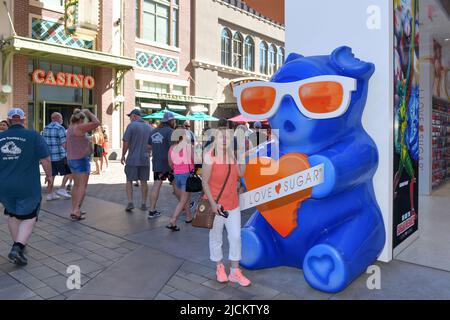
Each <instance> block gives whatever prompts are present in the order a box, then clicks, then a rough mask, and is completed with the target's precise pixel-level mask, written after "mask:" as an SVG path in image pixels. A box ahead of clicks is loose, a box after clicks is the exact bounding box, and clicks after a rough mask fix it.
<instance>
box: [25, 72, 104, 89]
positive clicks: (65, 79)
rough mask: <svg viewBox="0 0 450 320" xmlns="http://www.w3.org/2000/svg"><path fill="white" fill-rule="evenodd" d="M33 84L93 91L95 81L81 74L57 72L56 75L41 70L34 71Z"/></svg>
mask: <svg viewBox="0 0 450 320" xmlns="http://www.w3.org/2000/svg"><path fill="white" fill-rule="evenodd" d="M31 78H32V81H33V83H36V84H45V85H49V86H59V87H71V88H85V89H93V88H94V87H95V79H94V77H92V76H85V75H82V74H73V73H67V72H58V73H57V74H56V75H55V74H54V73H53V72H52V71H49V72H47V73H46V72H45V71H44V70H42V69H36V70H34V71H33V74H32V76H31Z"/></svg>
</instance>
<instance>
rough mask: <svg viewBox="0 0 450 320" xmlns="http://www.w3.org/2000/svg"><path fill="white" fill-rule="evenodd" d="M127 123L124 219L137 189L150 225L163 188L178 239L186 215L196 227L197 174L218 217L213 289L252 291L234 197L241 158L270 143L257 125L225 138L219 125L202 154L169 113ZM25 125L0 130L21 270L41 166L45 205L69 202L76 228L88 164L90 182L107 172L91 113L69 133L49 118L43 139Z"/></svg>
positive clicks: (103, 134)
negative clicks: (227, 286)
mask: <svg viewBox="0 0 450 320" xmlns="http://www.w3.org/2000/svg"><path fill="white" fill-rule="evenodd" d="M127 116H128V117H129V119H130V123H129V125H128V126H127V128H126V130H125V133H124V135H123V139H122V140H123V148H122V157H121V163H122V164H123V165H124V173H125V176H126V194H127V199H128V204H127V205H126V207H125V211H126V212H132V211H133V210H134V209H135V205H134V200H133V199H134V197H133V185H135V186H139V187H140V189H141V190H140V191H141V192H140V193H141V194H140V196H141V198H140V199H141V201H140V207H139V209H140V210H142V211H145V212H148V218H149V219H155V218H157V217H159V216H161V211H159V210H158V209H157V204H158V198H159V194H160V190H161V186H162V184H163V182H164V181H166V180H168V182H169V183H170V184H171V185H172V188H173V194H174V197H175V198H176V199H177V205H176V206H175V208H174V211H173V212H171V217H170V220H169V224H168V225H167V226H166V227H167V228H168V229H170V230H171V231H180V229H181V228H180V226H179V225H178V220H179V217H180V216H181V215H182V214H183V213H184V214H185V219H184V221H185V223H186V224H189V223H191V222H192V221H193V220H194V214H195V209H196V208H195V205H194V204H195V203H194V201H192V194H191V193H190V192H188V191H187V184H188V180H189V178H190V177H191V176H192V175H193V173H194V172H196V171H197V170H198V169H199V168H201V176H202V187H203V192H202V194H201V195H200V197H202V199H204V200H205V201H209V204H210V205H211V208H212V210H213V212H215V213H217V215H216V217H215V219H214V223H213V226H212V229H211V230H210V232H209V250H210V259H211V261H213V262H215V263H216V274H217V281H219V282H227V281H231V282H237V283H239V284H240V285H242V286H248V285H250V283H251V282H250V280H249V279H247V278H246V277H245V276H244V275H243V273H242V271H241V270H240V269H239V261H240V259H241V238H240V228H241V212H240V209H239V192H241V191H242V187H241V186H240V178H241V177H243V175H244V173H245V161H240V160H239V159H240V158H242V157H243V158H244V159H245V158H246V157H248V154H247V153H245V152H248V150H250V149H252V148H253V146H255V145H259V144H260V143H262V142H264V141H266V140H267V138H268V137H267V136H263V135H262V133H261V134H260V133H259V130H260V129H261V128H262V125H261V123H259V122H257V123H255V124H254V126H253V130H251V129H249V127H248V126H247V125H241V126H239V127H238V128H237V129H238V130H236V131H235V133H234V135H233V131H230V130H228V129H230V126H229V123H228V121H227V120H226V119H221V120H220V121H219V123H218V130H217V131H216V132H215V133H214V134H210V135H208V136H207V138H206V139H205V143H203V144H202V146H201V147H200V149H199V148H198V143H197V146H196V141H195V140H196V139H195V135H194V133H193V132H192V131H191V130H190V122H189V121H185V122H184V123H183V124H182V125H179V126H176V120H175V117H174V115H173V114H172V113H171V112H166V113H165V114H164V117H163V119H161V120H160V121H158V122H157V123H154V124H152V125H150V124H148V123H147V122H145V121H144V120H143V119H142V114H141V111H140V110H139V109H134V110H133V111H131V112H130V113H129V114H128V115H127ZM24 119H25V115H24V112H23V111H22V110H21V109H12V110H10V112H9V113H8V120H7V121H2V122H0V148H1V152H2V153H1V163H0V170H1V171H0V178H1V179H3V181H11V184H8V187H5V184H2V185H0V202H1V203H2V204H3V206H4V207H5V214H6V215H7V216H8V226H9V229H10V232H11V237H12V240H13V247H12V249H11V253H10V254H9V258H10V260H11V261H13V262H14V263H16V264H18V265H25V264H26V263H27V259H26V257H25V256H24V254H23V249H24V247H25V246H26V244H27V242H28V239H29V237H30V235H31V232H32V230H33V227H34V225H35V223H36V221H37V217H38V214H39V208H40V203H41V190H40V181H39V179H40V178H39V163H40V164H41V165H42V167H43V169H44V171H45V174H46V178H45V181H46V184H47V189H48V190H47V191H48V195H47V201H53V200H57V199H61V198H62V199H71V200H72V210H71V213H70V217H71V219H73V220H75V221H79V220H83V219H85V214H86V211H84V210H83V209H82V205H83V201H84V198H85V196H86V188H87V186H88V182H89V176H90V174H91V165H90V162H91V160H93V161H94V164H95V171H94V172H93V174H100V173H101V172H102V171H103V167H104V166H106V167H107V166H108V159H107V154H108V135H107V132H108V129H107V127H105V126H101V124H100V121H99V119H98V118H97V117H96V116H95V115H94V114H93V113H92V112H91V111H90V110H88V109H83V110H79V109H76V110H75V111H74V113H73V115H72V116H71V118H70V121H69V123H70V124H69V127H68V128H67V130H66V129H65V128H64V127H63V125H62V124H63V118H62V115H61V114H60V113H57V112H55V113H53V114H52V115H51V120H52V121H51V123H50V124H48V125H47V126H46V127H45V128H44V130H43V132H42V135H39V134H38V133H36V132H35V131H32V130H27V129H25V127H24ZM207 129H208V128H207ZM240 140H242V141H243V146H244V147H245V149H244V151H243V152H241V151H240V150H239V148H238V147H237V145H239V143H237V142H238V141H240ZM199 150H200V155H199V152H198V151H199ZM198 156H200V158H201V159H202V160H203V163H202V164H201V165H198ZM238 160H239V161H238ZM150 161H151V164H152V165H151V166H150ZM150 167H151V168H152V173H151V172H150ZM150 174H152V175H153V184H152V187H151V190H150V195H149V188H148V182H149V180H150ZM25 175H26V177H27V179H31V184H30V188H21V186H20V185H21V184H20V181H22V180H23V177H24V176H25ZM56 176H62V181H61V185H60V188H58V189H55V188H54V182H55V178H56ZM21 179H22V180H21ZM72 180H73V187H72V188H71V192H70V193H69V192H68V191H67V190H68V187H69V186H70V185H71V181H72ZM147 198H149V203H148V201H147V200H148V199H147ZM147 203H148V206H147ZM224 229H226V230H227V234H228V242H229V246H230V248H229V256H228V260H229V261H230V273H229V275H227V273H226V269H225V264H224V262H223V252H222V238H223V231H224Z"/></svg>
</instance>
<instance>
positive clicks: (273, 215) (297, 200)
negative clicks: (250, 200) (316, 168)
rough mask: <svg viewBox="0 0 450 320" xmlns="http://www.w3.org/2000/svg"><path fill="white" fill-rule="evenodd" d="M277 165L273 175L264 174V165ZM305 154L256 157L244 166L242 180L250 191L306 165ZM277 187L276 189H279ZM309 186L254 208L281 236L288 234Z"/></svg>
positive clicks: (297, 170) (294, 222)
mask: <svg viewBox="0 0 450 320" xmlns="http://www.w3.org/2000/svg"><path fill="white" fill-rule="evenodd" d="M275 166H277V168H278V170H277V172H276V173H275V174H272V175H263V174H261V173H262V172H264V171H263V170H264V169H266V170H267V169H268V168H269V167H275ZM309 168H310V165H309V162H308V156H307V155H305V154H302V153H288V154H285V155H284V156H283V157H281V158H280V159H279V160H274V159H272V158H268V157H262V158H257V159H256V163H249V164H248V165H247V168H246V170H245V175H244V179H245V184H246V186H247V189H248V190H249V191H251V190H253V189H256V188H259V187H262V186H264V185H266V184H269V183H271V182H274V181H277V180H280V179H283V178H285V177H288V176H291V175H293V174H295V173H297V172H300V171H304V170H306V169H309ZM280 190H281V184H279V187H278V186H276V187H275V191H276V192H277V193H279V191H280ZM311 192H312V189H311V188H309V189H305V190H301V191H299V192H296V193H294V194H291V195H288V196H286V197H283V198H280V199H277V200H274V201H271V202H268V203H265V204H262V205H259V206H257V207H256V208H257V209H258V210H259V212H261V215H262V216H263V217H264V218H265V219H266V221H267V222H268V223H269V224H270V225H271V226H272V227H273V228H274V229H275V230H276V231H277V232H278V233H279V234H280V235H281V236H283V237H287V236H288V235H289V234H290V233H291V232H292V231H293V230H294V229H295V228H296V227H297V209H298V208H299V207H300V204H301V202H302V201H304V200H306V199H308V198H310V197H311Z"/></svg>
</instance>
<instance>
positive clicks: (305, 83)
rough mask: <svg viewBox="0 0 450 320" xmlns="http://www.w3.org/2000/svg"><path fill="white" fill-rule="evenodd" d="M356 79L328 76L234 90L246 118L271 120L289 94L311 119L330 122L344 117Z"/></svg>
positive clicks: (243, 86)
mask: <svg viewBox="0 0 450 320" xmlns="http://www.w3.org/2000/svg"><path fill="white" fill-rule="evenodd" d="M356 83H357V81H356V79H354V78H349V77H344V76H336V75H325V76H317V77H312V78H308V79H304V80H300V81H295V82H286V83H277V82H264V81H255V82H248V83H245V84H243V85H240V86H237V87H235V88H234V96H235V97H236V98H237V105H238V108H239V111H240V112H241V114H242V115H243V116H244V117H247V118H251V119H257V120H263V119H268V118H271V117H272V116H273V115H274V114H275V113H276V112H277V111H278V108H279V107H280V104H281V101H282V100H283V98H284V96H286V95H290V96H291V97H292V98H293V99H294V101H295V103H296V105H297V108H298V109H299V111H300V112H301V113H302V114H303V115H304V116H306V117H308V118H310V119H330V118H336V117H339V116H341V115H343V114H344V113H345V112H346V111H347V109H348V107H349V105H350V100H351V93H352V91H355V90H356Z"/></svg>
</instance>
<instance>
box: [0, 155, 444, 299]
mask: <svg viewBox="0 0 450 320" xmlns="http://www.w3.org/2000/svg"><path fill="white" fill-rule="evenodd" d="M123 180H124V175H123V168H122V167H121V165H120V164H119V163H112V164H111V169H110V170H109V171H108V172H107V174H104V175H101V176H92V179H91V183H90V185H89V189H88V195H89V196H88V197H87V199H86V206H87V207H88V208H87V209H88V211H89V214H88V216H87V219H86V220H84V221H82V222H73V221H71V220H69V219H68V218H67V216H68V212H69V210H70V201H65V200H58V201H56V202H52V203H46V201H45V200H44V201H43V211H42V214H41V216H40V221H39V223H38V225H37V227H36V229H35V232H34V234H33V235H32V237H31V240H30V243H29V245H28V247H27V256H28V257H29V265H27V266H26V267H23V268H19V267H17V266H15V265H13V264H11V263H10V262H9V261H8V259H7V254H8V252H9V250H10V247H11V244H12V243H11V240H10V237H9V232H8V230H7V225H6V223H5V222H6V219H5V218H4V217H3V216H1V217H0V299H32V300H40V299H156V300H172V299H183V300H184V299H186V300H207V299H223V300H228V299H231V300H233V299H239V300H251V299H283V300H289V299H413V298H415V299H436V298H440V299H449V298H450V277H449V276H448V275H449V273H448V272H445V271H441V270H436V269H432V268H426V267H421V266H417V265H414V264H410V263H404V262H399V261H395V260H394V261H392V262H391V263H389V264H384V263H377V265H378V266H379V267H380V268H381V271H382V289H381V290H369V289H367V287H366V281H367V278H368V275H362V276H361V277H359V278H358V279H357V280H356V281H354V282H353V283H352V284H351V285H350V286H349V287H348V288H347V289H346V290H345V291H343V292H341V293H339V294H336V295H329V294H324V293H321V292H318V291H316V290H313V289H311V288H310V287H309V286H308V285H307V284H306V282H305V280H304V279H303V274H302V272H301V271H300V270H297V269H294V268H287V267H280V268H273V269H266V270H255V271H251V270H246V274H247V275H248V276H249V278H250V279H251V280H252V281H253V284H252V285H251V286H250V287H248V288H242V287H239V286H238V285H237V284H231V283H228V284H220V283H218V282H216V281H215V272H214V265H213V263H211V262H210V261H209V260H208V254H207V252H208V249H207V246H208V244H207V232H206V231H204V230H199V229H195V228H192V227H191V226H189V225H186V226H184V225H183V226H182V230H181V231H180V232H177V233H171V231H168V230H167V229H165V227H164V226H165V224H166V223H167V221H168V216H169V215H170V214H171V210H173V207H174V206H175V203H176V201H175V198H174V196H173V195H172V194H171V187H170V186H169V185H168V184H164V185H163V190H162V193H161V198H160V199H161V200H160V202H159V205H158V207H159V208H161V209H162V210H163V216H162V217H161V218H159V219H156V220H157V221H148V219H147V218H146V215H145V214H144V213H143V212H141V211H140V210H135V212H134V213H133V214H126V213H125V212H124V205H125V204H126V196H125V192H124V185H123ZM58 182H59V180H58ZM248 217H249V214H248V213H244V214H243V220H244V221H245V219H248ZM127 224H129V225H127ZM119 227H123V228H119ZM116 230H117V231H116ZM69 265H78V266H79V267H80V268H81V272H82V277H81V282H82V283H81V284H82V287H81V290H69V289H68V288H67V286H66V281H67V276H68V275H67V273H66V272H67V267H68V266H69Z"/></svg>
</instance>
